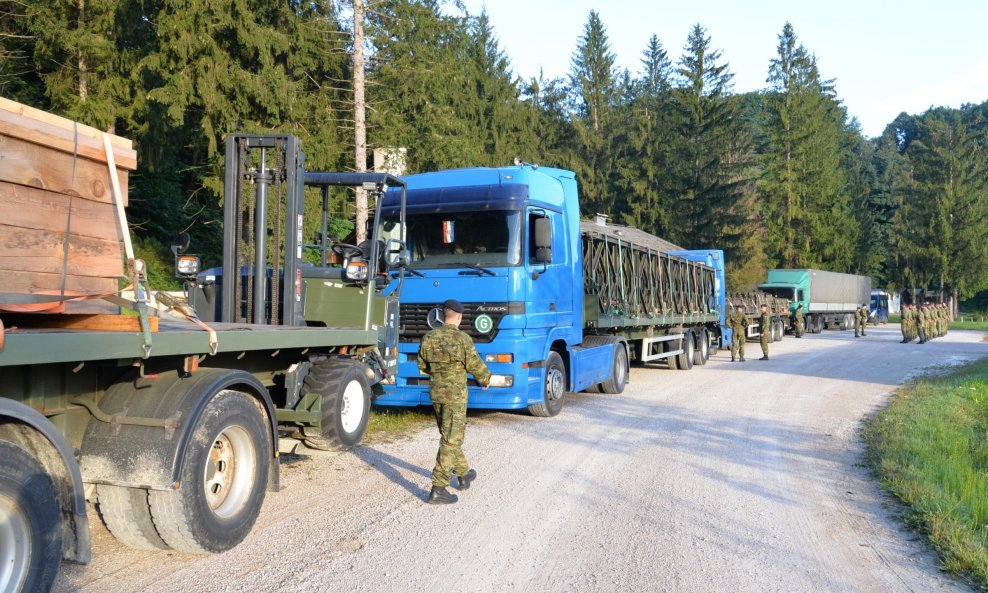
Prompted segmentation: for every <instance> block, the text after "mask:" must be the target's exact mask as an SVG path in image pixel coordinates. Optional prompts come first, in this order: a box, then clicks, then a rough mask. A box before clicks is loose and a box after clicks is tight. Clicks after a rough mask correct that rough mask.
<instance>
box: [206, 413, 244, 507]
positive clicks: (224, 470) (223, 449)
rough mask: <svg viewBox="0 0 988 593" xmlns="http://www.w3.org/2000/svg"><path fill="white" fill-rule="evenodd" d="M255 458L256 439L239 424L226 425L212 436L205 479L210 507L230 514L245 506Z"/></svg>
mask: <svg viewBox="0 0 988 593" xmlns="http://www.w3.org/2000/svg"><path fill="white" fill-rule="evenodd" d="M255 460H256V449H255V446H254V441H253V439H252V438H251V437H250V433H248V432H247V430H246V429H244V428H242V427H240V426H231V427H228V428H226V429H225V430H223V432H221V433H220V434H219V435H218V436H217V437H216V438H215V439H214V440H213V446H212V448H211V449H210V451H209V458H208V459H207V460H206V468H205V472H204V480H203V486H204V487H205V490H206V502H207V503H208V504H209V508H210V510H212V511H213V512H214V513H216V514H217V515H219V516H220V517H229V516H232V515H235V514H236V513H237V512H239V511H240V510H241V509H242V508H243V507H244V505H245V504H246V503H247V499H248V498H249V497H250V492H251V487H252V485H253V483H254V480H255V473H256V461H255Z"/></svg>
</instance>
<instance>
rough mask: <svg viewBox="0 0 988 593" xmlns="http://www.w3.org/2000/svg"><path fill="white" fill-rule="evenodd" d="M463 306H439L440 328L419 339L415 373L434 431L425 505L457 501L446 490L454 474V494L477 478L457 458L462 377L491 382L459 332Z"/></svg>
mask: <svg viewBox="0 0 988 593" xmlns="http://www.w3.org/2000/svg"><path fill="white" fill-rule="evenodd" d="M462 320H463V305H462V304H461V303H460V302H459V301H455V300H453V299H450V300H448V301H446V302H445V303H443V325H441V326H439V327H438V328H436V329H434V330H432V331H430V332H429V333H427V334H426V335H425V336H424V337H423V338H422V343H421V345H420V346H419V360H418V365H419V370H420V371H421V372H422V373H425V374H428V375H429V397H430V398H431V399H432V409H433V410H434V411H435V413H436V425H437V426H438V427H439V453H437V454H436V467H435V469H434V470H432V492H430V493H429V500H428V502H430V503H432V504H440V503H453V502H456V501H457V500H458V499H457V497H456V495H454V494H450V493H449V491H448V490H446V487H447V486H449V483H450V478H451V477H452V476H454V475H455V476H457V478H458V479H459V485H460V490H466V489H467V488H469V487H470V483H471V482H473V480H474V478H476V477H477V472H476V471H475V470H473V469H471V468H470V465H469V464H468V463H467V458H466V456H464V455H463V438H464V436H465V434H466V428H467V373H470V374H472V375H473V377H474V379H476V380H477V382H478V383H480V384H481V385H482V386H483V389H487V386H488V385H489V384H490V382H491V371H490V370H489V369H488V368H487V365H485V364H484V361H483V360H481V358H480V355H479V354H477V349H476V348H474V346H473V340H471V339H470V336H468V335H467V334H466V333H464V332H462V331H460V330H459V325H460V321H462Z"/></svg>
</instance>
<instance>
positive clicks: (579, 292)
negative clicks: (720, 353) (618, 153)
mask: <svg viewBox="0 0 988 593" xmlns="http://www.w3.org/2000/svg"><path fill="white" fill-rule="evenodd" d="M404 179H405V182H406V183H407V203H406V204H407V205H406V207H407V218H406V220H407V230H406V232H407V254H406V257H405V259H406V260H407V268H406V275H405V277H404V285H403V288H402V297H401V306H400V315H399V317H400V327H401V329H400V334H399V338H400V341H399V353H398V368H397V373H396V375H395V376H394V377H392V378H391V383H390V384H387V383H386V384H385V385H384V390H385V393H384V395H383V396H380V397H378V398H377V399H376V400H375V403H377V404H379V405H392V406H416V405H426V404H429V403H430V402H429V395H428V384H429V377H428V376H424V375H422V374H421V373H420V372H419V370H418V366H417V355H418V346H419V341H420V340H421V338H422V336H423V335H425V333H426V332H428V331H429V330H430V329H431V328H434V327H436V326H437V325H438V324H439V323H441V308H440V303H442V302H443V301H444V300H446V299H450V298H452V299H457V300H459V301H461V302H462V303H463V304H464V306H465V312H464V318H463V324H462V325H461V329H463V330H465V331H467V332H468V333H469V334H470V335H471V337H472V338H473V340H474V343H475V344H476V346H477V350H478V351H479V352H480V355H481V356H482V357H483V358H484V360H485V361H486V363H487V364H488V366H489V367H490V369H491V371H492V372H493V373H494V377H493V380H492V387H491V388H490V389H487V390H481V389H480V388H479V386H477V385H476V384H475V383H474V382H473V381H472V380H471V381H470V382H469V385H470V386H469V399H468V405H469V406H470V407H472V408H488V409H526V408H527V409H528V410H529V412H530V413H532V414H533V415H537V416H554V415H556V414H558V413H559V411H560V410H561V408H562V405H563V398H564V395H565V394H566V393H567V392H576V391H584V390H585V391H603V392H605V393H620V392H621V391H622V390H623V389H624V385H625V384H626V382H627V380H628V367H629V364H630V363H631V362H638V363H648V362H652V361H657V360H664V361H666V363H667V364H668V365H669V366H670V367H671V368H674V369H684V370H686V369H689V368H692V367H693V365H694V364H704V363H705V362H706V360H707V358H708V357H709V353H710V346H711V343H712V342H713V341H714V340H716V339H717V337H718V336H719V334H720V324H721V319H722V311H723V307H722V305H723V299H722V297H718V292H719V291H722V287H723V277H722V276H721V278H720V279H718V278H717V274H716V271H715V269H714V268H713V267H711V266H708V265H706V264H705V263H704V262H702V261H690V260H688V259H686V258H682V257H677V256H674V255H670V254H668V253H666V252H667V251H668V250H670V249H675V248H676V247H675V246H674V245H671V244H669V243H666V242H665V241H662V240H661V239H659V238H657V237H654V236H652V235H649V234H648V233H644V232H642V231H639V230H637V229H634V228H630V227H623V226H619V225H611V224H606V223H605V222H602V221H601V222H588V221H581V219H580V206H579V196H578V191H577V181H576V177H575V175H574V173H573V172H571V171H565V170H561V169H553V168H547V167H537V166H534V165H528V164H525V165H518V166H513V167H501V168H472V169H458V170H450V171H440V172H435V173H425V174H419V175H409V176H406V177H405V178H404ZM398 197H399V194H398V193H397V192H391V193H388V194H387V195H386V196H385V198H384V200H385V202H384V204H383V206H382V215H383V218H382V220H383V224H384V226H385V228H384V229H382V230H381V233H380V236H382V237H386V236H388V233H389V232H392V233H397V232H399V231H400V229H398V228H397V225H395V223H394V221H395V220H397V216H398V213H399V200H398ZM396 282H397V280H396Z"/></svg>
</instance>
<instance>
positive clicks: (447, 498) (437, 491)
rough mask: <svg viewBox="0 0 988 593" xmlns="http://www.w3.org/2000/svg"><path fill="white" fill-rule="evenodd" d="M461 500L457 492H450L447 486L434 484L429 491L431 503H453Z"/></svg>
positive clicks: (429, 501)
mask: <svg viewBox="0 0 988 593" xmlns="http://www.w3.org/2000/svg"><path fill="white" fill-rule="evenodd" d="M457 500H459V498H457V496H456V495H455V494H450V493H449V491H448V490H446V487H445V486H433V487H432V492H430V493H429V500H427V501H426V502H428V503H429V504H453V503H454V502H456V501H457Z"/></svg>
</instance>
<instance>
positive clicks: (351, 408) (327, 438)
mask: <svg viewBox="0 0 988 593" xmlns="http://www.w3.org/2000/svg"><path fill="white" fill-rule="evenodd" d="M302 393H303V394H306V393H318V394H319V396H320V405H321V407H322V432H321V433H320V435H319V436H318V437H315V438H313V437H308V438H306V440H305V444H306V445H308V446H310V447H312V448H313V449H323V450H326V449H332V448H336V447H343V448H347V447H352V446H354V445H356V444H357V443H359V442H360V439H361V438H363V436H364V431H365V430H366V429H367V419H368V418H369V417H370V405H371V388H370V383H368V381H367V375H365V374H364V367H363V365H361V364H360V363H358V362H354V361H351V360H328V361H324V362H319V363H316V364H313V365H312V369H310V370H309V374H308V375H306V376H305V381H304V383H303V387H302Z"/></svg>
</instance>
